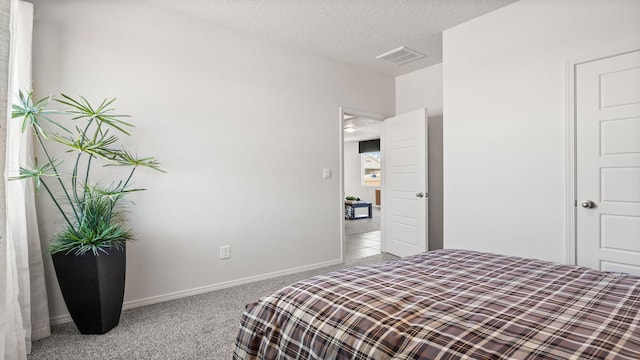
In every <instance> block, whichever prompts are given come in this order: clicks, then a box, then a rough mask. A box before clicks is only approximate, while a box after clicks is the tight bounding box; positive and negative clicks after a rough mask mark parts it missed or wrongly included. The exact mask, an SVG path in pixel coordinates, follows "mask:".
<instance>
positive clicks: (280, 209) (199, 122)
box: [34, 0, 395, 317]
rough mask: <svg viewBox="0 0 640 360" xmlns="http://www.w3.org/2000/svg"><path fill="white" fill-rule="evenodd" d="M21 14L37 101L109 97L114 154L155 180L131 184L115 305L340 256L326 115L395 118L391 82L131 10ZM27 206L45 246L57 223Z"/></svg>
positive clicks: (46, 7)
mask: <svg viewBox="0 0 640 360" xmlns="http://www.w3.org/2000/svg"><path fill="white" fill-rule="evenodd" d="M34 3H35V11H36V19H35V32H34V88H35V90H36V92H37V94H39V95H45V94H49V93H59V92H65V93H68V94H71V95H78V94H82V95H84V96H86V97H87V98H89V99H93V100H95V101H98V100H101V99H103V98H104V97H118V99H119V100H118V102H117V103H116V104H117V108H118V110H120V111H121V112H123V113H128V114H131V115H133V118H132V120H133V122H134V123H135V124H136V125H137V127H136V128H135V129H134V131H133V133H134V137H133V138H131V139H130V140H128V141H127V145H129V146H130V147H132V148H133V150H134V151H137V152H138V153H139V154H141V155H148V154H151V155H155V156H156V157H158V158H159V159H160V160H161V162H162V164H163V168H164V169H165V170H166V171H168V173H167V174H158V173H152V172H150V171H141V172H140V173H139V176H138V177H137V178H136V185H137V186H139V187H145V188H147V189H148V191H146V192H143V193H139V194H136V195H135V196H132V200H134V201H135V206H134V207H133V208H132V209H131V212H132V214H131V216H130V218H129V223H130V225H131V227H132V228H133V229H134V231H135V232H136V233H137V235H138V236H137V241H136V242H134V243H133V244H131V246H129V247H128V254H127V255H128V259H127V263H128V268H127V288H126V293H125V306H134V305H141V304H146V303H150V302H155V301H161V300H165V299H167V298H170V297H174V296H183V295H187V294H191V293H197V292H199V291H206V290H209V289H213V288H216V287H222V286H229V285H232V284H235V283H237V282H239V281H244V280H246V279H253V278H255V277H257V276H262V275H264V274H266V275H269V274H273V273H276V272H286V271H290V270H295V269H300V268H304V267H307V266H321V265H326V264H329V263H336V262H339V261H340V256H341V246H340V219H341V217H342V210H343V203H342V199H341V194H340V193H339V191H340V187H339V174H338V170H339V167H340V160H341V159H340V154H339V149H340V145H341V144H340V138H339V134H340V132H341V131H342V129H340V126H339V120H338V116H339V111H338V109H339V107H340V106H345V105H348V106H353V107H355V108H362V109H369V110H371V111H374V112H378V113H393V112H394V100H395V99H394V79H393V78H392V77H387V76H383V75H380V74H377V73H373V72H369V71H366V70H362V69H359V68H355V67H353V66H350V65H347V64H343V63H339V62H335V61H332V60H329V59H326V58H323V57H319V56H316V55H313V54H310V53H305V52H301V51H298V50H295V49H292V48H289V47H285V46H281V45H277V44H274V43H269V42H266V41H262V40H259V39H256V38H253V37H249V36H245V35H241V34H238V33H234V32H231V31H228V30H226V29H224V28H221V27H218V26H215V25H212V24H209V23H206V22H203V21H200V20H198V19H195V18H189V17H186V16H183V15H181V14H178V13H171V12H169V11H167V10H164V9H160V8H155V7H153V6H151V5H145V4H142V3H137V2H124V1H118V2H114V1H107V0H95V1H51V0H36V1H34ZM324 167H327V168H331V169H332V170H333V177H332V178H331V179H329V180H324V179H322V168H324ZM39 210H40V212H41V214H42V216H41V219H40V220H41V233H42V238H43V239H49V238H50V237H51V234H52V232H53V231H54V229H55V228H56V225H57V224H58V223H59V222H58V221H57V220H56V219H55V217H54V216H53V215H55V214H54V211H53V210H52V207H51V205H50V204H49V203H48V202H47V201H46V199H45V198H44V197H42V198H41V201H40V204H39ZM221 245H231V259H229V260H219V259H218V254H219V247H220V246H221ZM47 266H48V267H47V270H48V286H49V292H50V301H51V304H50V305H51V310H52V316H54V317H59V316H61V315H64V314H65V313H66V309H65V307H64V304H63V302H62V299H61V297H60V294H59V291H58V286H57V284H56V281H55V275H54V273H53V271H52V267H51V264H50V262H47Z"/></svg>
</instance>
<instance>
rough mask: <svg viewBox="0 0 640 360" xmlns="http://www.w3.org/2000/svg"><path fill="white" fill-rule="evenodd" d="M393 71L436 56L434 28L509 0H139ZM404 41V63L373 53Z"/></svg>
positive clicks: (438, 39)
mask: <svg viewBox="0 0 640 360" xmlns="http://www.w3.org/2000/svg"><path fill="white" fill-rule="evenodd" d="M143 1H145V2H147V3H151V4H155V5H158V6H161V7H164V8H168V9H172V10H176V11H180V12H183V13H186V14H188V15H191V16H195V17H199V18H202V19H205V20H208V21H212V22H214V23H216V24H219V25H222V26H224V27H227V28H230V29H233V30H236V31H240V32H244V33H248V34H251V35H255V36H259V37H263V38H266V39H269V40H272V41H276V42H280V43H284V44H287V45H290V46H293V47H297V48H301V49H305V50H307V51H312V52H315V53H317V54H320V55H324V56H327V57H330V58H333V59H337V60H339V61H343V62H346V63H351V64H356V65H358V66H363V67H366V68H369V69H372V70H375V71H379V72H382V73H385V74H389V75H393V76H397V75H401V74H405V73H408V72H411V71H415V70H417V69H421V68H423V67H426V66H429V65H433V64H437V63H440V62H442V31H443V30H445V29H447V28H450V27H452V26H455V25H457V24H460V23H463V22H465V21H467V20H469V19H472V18H474V17H477V16H480V15H482V14H485V13H488V12H490V11H493V10H495V9H497V8H500V7H502V6H505V5H508V4H511V3H513V2H515V1H517V0H180V1H176V0H143ZM400 46H407V47H409V48H412V49H414V50H417V51H419V52H421V53H423V54H425V55H426V56H425V57H424V58H422V59H420V60H416V61H414V62H411V63H407V64H404V65H400V66H398V65H395V64H392V63H386V62H384V61H382V60H376V58H375V57H376V56H378V55H380V54H382V53H385V52H387V51H390V50H393V49H396V48H398V47H400Z"/></svg>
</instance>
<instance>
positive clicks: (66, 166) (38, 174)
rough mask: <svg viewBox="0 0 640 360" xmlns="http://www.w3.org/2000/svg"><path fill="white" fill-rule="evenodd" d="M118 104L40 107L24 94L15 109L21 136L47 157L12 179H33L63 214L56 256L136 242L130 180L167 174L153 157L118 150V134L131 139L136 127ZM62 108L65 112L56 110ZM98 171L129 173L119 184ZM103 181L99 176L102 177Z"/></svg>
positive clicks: (44, 103) (64, 102)
mask: <svg viewBox="0 0 640 360" xmlns="http://www.w3.org/2000/svg"><path fill="white" fill-rule="evenodd" d="M114 101H115V99H111V100H106V99H105V100H104V101H102V103H100V105H99V106H93V105H91V104H90V103H89V101H87V99H85V98H84V97H79V98H77V99H74V98H71V97H69V96H67V95H64V94H61V95H60V98H57V97H54V96H48V97H45V98H43V99H41V100H38V101H36V102H34V101H33V98H32V93H31V92H29V93H24V92H20V93H19V96H18V99H17V100H16V102H15V103H14V104H13V112H12V118H14V119H15V118H18V119H22V131H23V132H25V131H28V130H29V131H31V132H32V133H33V136H34V139H35V143H36V145H37V146H39V147H40V150H41V151H40V154H41V155H42V157H43V158H44V159H42V158H40V159H38V158H37V157H34V158H33V159H32V164H28V165H27V164H25V165H24V166H20V173H19V175H17V176H13V177H10V178H9V180H24V179H33V181H34V183H35V186H36V188H37V190H38V191H39V192H41V190H42V188H44V192H46V193H47V194H48V195H49V197H50V198H51V200H52V201H53V204H54V205H55V207H56V208H57V209H58V211H59V212H60V215H61V218H62V220H63V221H64V227H63V229H62V230H61V231H59V232H57V233H56V234H55V235H54V237H53V239H52V240H51V242H50V245H49V251H50V252H51V253H57V252H65V253H75V254H76V255H82V254H84V253H86V252H88V251H91V252H93V254H94V255H98V254H99V253H108V252H109V250H110V249H111V248H121V247H122V246H123V245H124V243H125V242H126V241H129V240H132V239H133V234H132V232H131V231H130V230H129V229H128V228H127V227H126V225H125V224H124V221H123V220H124V219H123V216H122V215H123V200H124V196H125V195H126V194H128V193H130V192H133V191H140V190H144V189H140V188H132V187H131V180H132V177H133V175H134V173H135V171H136V169H137V168H138V167H147V168H151V169H154V170H158V171H162V170H161V169H160V168H159V164H158V161H157V160H156V159H155V158H153V157H143V158H141V157H137V156H135V155H134V154H133V153H131V152H130V151H128V150H126V149H125V148H124V147H121V146H118V141H119V139H118V137H117V136H116V134H117V135H126V136H130V134H129V132H127V130H126V129H127V128H130V127H133V125H132V124H131V123H129V122H127V121H125V120H124V119H125V118H128V117H129V116H128V115H118V114H116V113H114V111H115V110H114V109H113V108H112V107H111V106H112V104H113V103H114ZM52 104H58V105H60V106H62V107H63V109H60V110H53V109H50V108H49V107H50V106H51V105H52ZM50 146H61V147H62V148H63V149H64V150H65V151H64V152H62V151H55V154H64V157H65V158H67V159H56V158H55V157H54V152H53V151H52V149H51V148H50ZM99 166H118V167H126V168H128V171H126V172H125V173H122V172H118V171H111V172H105V171H102V172H101V174H102V175H104V174H108V175H114V174H121V175H122V174H124V175H123V176H122V178H120V179H104V178H100V179H96V178H94V176H95V174H94V173H95V172H96V171H95V170H96V167H99ZM98 176H100V175H98Z"/></svg>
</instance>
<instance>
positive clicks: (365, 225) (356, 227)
mask: <svg viewBox="0 0 640 360" xmlns="http://www.w3.org/2000/svg"><path fill="white" fill-rule="evenodd" d="M357 210H359V211H360V210H363V209H362V208H360V209H357ZM371 210H372V211H371V218H370V219H369V218H364V219H356V220H345V221H344V233H345V234H346V235H353V234H361V233H366V232H371V231H379V230H380V208H379V207H375V206H374V207H373V208H372V209H371Z"/></svg>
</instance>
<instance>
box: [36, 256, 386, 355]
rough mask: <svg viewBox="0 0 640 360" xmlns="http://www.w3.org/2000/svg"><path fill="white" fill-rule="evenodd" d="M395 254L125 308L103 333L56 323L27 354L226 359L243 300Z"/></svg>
mask: <svg viewBox="0 0 640 360" xmlns="http://www.w3.org/2000/svg"><path fill="white" fill-rule="evenodd" d="M395 259H397V257H395V256H393V255H389V254H379V255H374V256H369V257H366V258H362V259H357V260H351V261H348V262H346V263H345V264H343V265H336V266H331V267H326V268H322V269H318V270H312V271H306V272H303V273H298V274H293V275H288V276H282V277H279V278H275V279H270V280H264V281H259V282H254V283H251V284H246V285H241V286H236V287H233V288H228V289H222V290H218V291H213V292H210V293H207V294H202V295H196V296H191V297H188V298H183V299H178V300H172V301H167V302H163V303H159V304H154V305H149V306H144V307H139V308H136V309H131V310H127V311H124V312H123V313H122V316H121V318H120V325H118V327H116V328H115V329H113V330H111V331H110V332H109V333H107V334H105V335H80V333H78V331H77V329H76V328H75V326H74V325H73V324H72V323H68V324H63V325H59V326H55V327H53V329H52V334H51V336H50V337H48V338H46V339H43V340H39V341H36V342H34V344H33V349H32V352H31V355H30V356H29V357H28V359H30V360H44V359H46V360H55V359H65V360H74V359H78V360H79V359H82V360H103V359H122V360H124V359H126V360H130V359H216V360H217V359H231V352H232V345H233V341H234V339H235V335H236V331H237V329H238V325H239V324H240V316H241V314H242V312H243V310H244V306H245V304H247V303H250V302H252V301H254V300H256V299H258V298H259V297H261V296H264V295H268V294H270V293H272V292H274V291H276V290H278V289H280V288H282V287H284V286H286V285H288V284H291V283H293V282H296V281H298V280H302V279H305V278H308V277H311V276H313V275H317V274H321V273H325V272H328V271H333V270H337V269H340V268H345V267H350V266H357V265H366V264H375V263H380V262H384V261H389V260H395Z"/></svg>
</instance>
